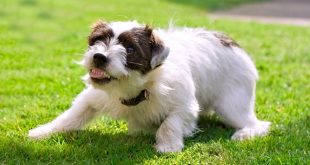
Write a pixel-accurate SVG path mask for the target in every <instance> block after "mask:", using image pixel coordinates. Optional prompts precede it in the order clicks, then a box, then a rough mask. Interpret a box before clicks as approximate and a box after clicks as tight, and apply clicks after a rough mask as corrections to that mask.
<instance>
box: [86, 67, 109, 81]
mask: <svg viewBox="0 0 310 165" xmlns="http://www.w3.org/2000/svg"><path fill="white" fill-rule="evenodd" d="M89 75H90V77H92V78H97V79H103V78H105V75H106V74H105V72H104V71H103V70H101V69H99V68H92V69H91V70H90V71H89Z"/></svg>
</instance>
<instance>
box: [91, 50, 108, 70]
mask: <svg viewBox="0 0 310 165" xmlns="http://www.w3.org/2000/svg"><path fill="white" fill-rule="evenodd" d="M93 59H94V63H95V65H96V66H97V67H100V66H104V65H106V64H107V62H108V58H107V57H106V56H105V55H103V54H101V53H96V54H94V56H93Z"/></svg>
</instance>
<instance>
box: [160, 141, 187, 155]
mask: <svg viewBox="0 0 310 165" xmlns="http://www.w3.org/2000/svg"><path fill="white" fill-rule="evenodd" d="M155 148H156V150H157V151H158V152H161V153H168V152H180V151H182V148H183V144H169V143H168V144H167V143H160V144H156V145H155Z"/></svg>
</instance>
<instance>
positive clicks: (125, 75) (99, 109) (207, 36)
mask: <svg viewBox="0 0 310 165" xmlns="http://www.w3.org/2000/svg"><path fill="white" fill-rule="evenodd" d="M109 26H110V27H111V28H112V29H113V31H114V33H115V36H118V35H119V34H120V33H122V32H124V31H127V30H130V29H132V28H134V27H142V25H140V24H138V23H137V22H135V21H133V22H114V23H109ZM154 33H155V34H156V35H157V36H158V37H159V38H160V39H161V40H162V41H163V42H164V44H165V50H164V51H166V52H165V53H164V55H162V56H159V57H158V58H159V59H154V60H153V61H154V63H159V62H163V64H162V65H161V66H160V67H158V68H156V69H154V70H152V71H151V72H150V73H148V74H146V75H142V74H140V73H139V72H137V71H130V70H128V69H126V67H125V65H124V64H125V62H126V58H125V56H126V53H125V49H124V47H122V46H120V45H118V44H117V41H116V39H112V40H111V41H110V43H109V45H104V44H96V45H94V46H93V47H91V49H90V50H89V51H87V52H86V54H85V58H84V65H85V67H86V68H87V69H89V67H90V65H91V59H92V56H93V54H94V53H95V52H102V53H106V54H108V56H111V58H112V60H111V63H110V65H109V67H108V68H107V72H108V73H109V74H110V75H112V76H114V77H116V78H118V79H119V80H118V81H111V82H110V83H108V84H105V85H98V84H95V83H93V82H92V81H90V79H89V76H88V75H86V77H85V80H86V82H87V84H88V85H87V87H86V89H85V90H84V91H82V92H81V93H80V94H79V95H78V96H77V98H76V99H75V101H74V102H73V105H72V107H71V108H70V109H69V110H67V111H66V112H64V113H63V114H61V115H60V116H58V117H57V118H56V119H55V120H53V121H52V122H50V123H47V124H45V125H41V126H39V127H37V128H35V129H32V130H30V131H29V136H30V137H31V138H35V139H39V138H44V137H48V136H49V135H51V134H52V133H56V132H64V131H70V130H78V129H80V128H82V127H83V126H84V125H85V124H86V123H87V122H88V121H89V120H91V119H92V118H93V117H94V116H98V115H99V114H102V113H103V114H106V115H109V116H112V117H113V118H117V119H125V120H126V121H127V123H128V131H129V133H130V134H134V133H137V132H140V131H143V132H149V133H155V134H156V146H155V147H156V149H157V150H158V151H159V152H176V151H180V150H182V148H183V138H184V137H187V136H191V135H192V134H193V132H194V131H195V130H196V129H197V119H198V115H199V113H200V112H201V111H209V110H214V111H215V112H216V114H218V115H219V116H220V118H221V119H222V120H223V122H225V123H226V124H228V125H230V126H232V127H234V128H236V130H237V131H236V132H235V133H234V134H233V136H232V139H236V140H243V139H248V138H252V137H254V136H263V135H266V134H267V132H268V128H269V125H270V123H269V122H266V121H260V120H258V119H257V118H256V116H255V113H254V104H255V84H256V80H257V79H258V73H257V71H256V69H255V66H254V64H253V62H252V61H251V59H250V58H249V57H248V55H247V54H246V53H245V52H244V51H243V50H242V49H241V48H239V47H237V46H232V47H227V46H224V45H223V44H222V43H221V42H220V41H219V39H218V38H216V37H215V36H214V33H213V32H211V31H206V30H204V29H198V28H196V29H192V28H181V29H176V28H170V29H169V30H161V29H157V30H154ZM168 53H169V55H168V57H167V58H166V57H165V55H167V54H168ZM161 58H162V59H161ZM153 65H155V64H153ZM143 89H147V90H148V92H149V94H150V96H149V100H146V101H143V102H141V103H140V104H138V105H136V106H126V105H123V104H121V102H120V101H119V99H120V98H123V99H128V98H132V97H135V96H137V95H138V94H139V92H140V91H141V90H143Z"/></svg>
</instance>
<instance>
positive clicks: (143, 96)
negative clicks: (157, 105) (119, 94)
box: [121, 89, 149, 106]
mask: <svg viewBox="0 0 310 165" xmlns="http://www.w3.org/2000/svg"><path fill="white" fill-rule="evenodd" d="M148 99H149V92H148V91H147V90H146V89H144V90H142V91H141V92H140V93H139V95H138V96H136V97H134V98H131V99H127V100H125V99H121V103H122V104H123V105H127V106H135V105H138V104H139V103H141V102H142V101H144V100H148Z"/></svg>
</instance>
